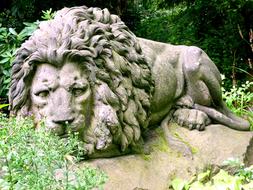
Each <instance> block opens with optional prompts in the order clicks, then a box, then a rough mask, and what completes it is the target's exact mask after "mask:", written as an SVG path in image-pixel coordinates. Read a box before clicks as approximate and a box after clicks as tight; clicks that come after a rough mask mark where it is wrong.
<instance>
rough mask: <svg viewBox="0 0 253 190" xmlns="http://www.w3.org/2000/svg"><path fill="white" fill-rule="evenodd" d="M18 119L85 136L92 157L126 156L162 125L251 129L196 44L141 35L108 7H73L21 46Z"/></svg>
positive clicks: (14, 89)
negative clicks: (233, 109) (146, 134)
mask: <svg viewBox="0 0 253 190" xmlns="http://www.w3.org/2000/svg"><path fill="white" fill-rule="evenodd" d="M9 100H10V108H11V112H12V114H14V115H20V116H26V115H27V114H30V113H32V114H33V115H34V121H35V124H36V125H39V124H40V121H41V120H44V122H45V125H46V126H47V127H48V128H49V129H50V130H52V131H53V132H55V133H56V134H58V135H60V136H66V135H67V134H68V133H69V132H78V134H79V136H80V138H81V139H82V140H83V141H84V143H85V148H86V149H85V150H86V153H87V155H92V154H100V155H105V156H106V155H107V153H108V152H110V151H111V150H112V151H115V150H117V151H119V152H120V151H127V150H129V149H131V147H134V146H135V145H136V144H138V142H139V141H141V135H142V132H143V131H144V130H145V129H147V128H148V127H149V126H154V125H159V124H160V123H161V122H162V121H163V120H165V121H166V122H169V121H170V120H172V119H173V120H174V121H175V122H177V123H178V124H179V125H180V126H184V127H188V128H189V129H197V130H204V128H205V126H207V125H209V124H210V123H213V122H215V123H220V124H224V125H226V126H228V127H230V128H233V129H237V130H249V126H250V125H249V122H247V121H246V120H243V119H241V118H239V117H237V116H235V115H234V114H233V113H232V112H231V111H229V109H228V108H227V107H226V106H225V104H224V102H223V100H222V95H221V78H220V73H219V71H218V69H217V68H216V66H215V64H214V63H213V62H212V61H211V60H210V59H209V57H208V56H207V55H206V53H205V52H204V51H202V50H201V49H199V48H197V47H194V46H190V47H189V46H183V45H182V46H174V45H171V44H165V43H160V42H154V41H151V40H146V39H142V38H137V37H136V36H135V35H134V34H133V33H132V32H131V31H130V30H129V29H128V27H127V26H126V25H125V24H124V23H123V22H122V21H121V20H120V18H119V17H118V16H116V15H113V14H110V13H109V12H108V10H107V9H103V10H102V9H99V8H87V7H85V6H82V7H73V8H64V9H62V10H60V11H58V12H57V14H56V16H55V18H54V19H53V20H50V21H44V22H42V23H41V24H40V25H39V28H38V29H37V30H36V31H35V32H34V34H33V35H32V36H31V37H30V38H29V39H28V40H27V41H26V42H25V43H23V44H22V46H21V47H20V49H19V50H18V51H17V53H16V58H15V60H14V62H13V66H12V81H11V87H10V92H9Z"/></svg>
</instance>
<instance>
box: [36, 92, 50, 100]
mask: <svg viewBox="0 0 253 190" xmlns="http://www.w3.org/2000/svg"><path fill="white" fill-rule="evenodd" d="M35 95H36V96H39V97H41V98H46V97H48V95H49V91H48V90H43V91H40V92H37V93H36V94H35Z"/></svg>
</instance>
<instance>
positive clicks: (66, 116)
mask: <svg viewBox="0 0 253 190" xmlns="http://www.w3.org/2000/svg"><path fill="white" fill-rule="evenodd" d="M87 77H88V76H87V73H86V72H85V71H84V69H82V68H81V67H80V66H79V65H77V64H76V63H71V62H66V63H65V64H64V65H63V66H61V67H55V66H53V65H51V64H47V63H43V64H39V65H38V67H37V69H36V72H35V75H34V77H33V81H32V85H31V90H30V97H31V111H32V113H34V114H35V121H36V122H39V121H40V120H41V119H45V125H46V127H48V128H49V129H51V130H52V131H53V132H55V133H56V134H58V135H64V134H66V133H67V132H80V131H82V129H84V128H85V125H88V124H89V123H88V122H89V121H88V120H89V113H88V110H89V108H88V107H89V106H90V104H91V101H90V97H91V88H90V85H89V82H88V79H87Z"/></svg>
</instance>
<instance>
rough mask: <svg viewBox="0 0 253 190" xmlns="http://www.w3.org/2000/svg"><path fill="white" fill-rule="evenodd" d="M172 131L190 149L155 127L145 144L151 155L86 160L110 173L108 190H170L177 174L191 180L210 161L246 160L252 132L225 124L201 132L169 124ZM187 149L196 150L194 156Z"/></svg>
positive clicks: (218, 162)
mask: <svg viewBox="0 0 253 190" xmlns="http://www.w3.org/2000/svg"><path fill="white" fill-rule="evenodd" d="M169 130H170V133H171V135H173V137H174V138H175V139H178V140H179V141H181V142H183V144H184V145H185V146H187V147H188V148H185V150H184V148H179V147H180V146H178V145H175V144H177V143H175V142H173V144H172V145H170V146H167V141H166V140H165V138H164V135H162V134H161V133H162V130H161V129H156V130H154V131H151V132H150V133H149V135H148V138H147V139H148V140H147V142H146V143H145V144H146V145H149V146H150V148H151V149H152V150H151V154H150V155H144V154H139V155H128V156H121V157H115V158H107V159H95V160H90V161H87V163H89V164H90V165H92V166H96V167H98V168H100V169H101V170H103V171H105V172H106V173H107V174H108V176H109V180H108V182H107V183H106V185H105V188H104V189H105V190H118V189H120V190H133V189H134V188H136V187H138V188H143V189H150V190H163V189H168V186H169V183H170V179H172V178H173V177H175V176H177V177H182V178H185V179H188V178H189V177H190V176H191V175H193V174H194V173H195V172H197V171H199V170H201V169H202V168H204V167H205V166H208V165H210V164H212V165H221V164H222V162H223V161H224V160H226V159H228V158H231V157H234V158H239V159H241V160H243V159H244V156H245V154H246V152H247V147H248V145H249V143H250V140H251V138H252V135H253V133H252V132H240V131H235V130H231V129H229V128H227V127H225V126H222V125H210V126H208V127H207V128H206V130H205V132H199V131H197V130H192V131H189V130H188V129H185V128H182V127H178V126H177V125H175V124H170V126H169ZM182 147H183V146H182ZM187 149H188V150H190V151H192V152H193V153H192V155H190V154H189V152H187V151H188V150H187Z"/></svg>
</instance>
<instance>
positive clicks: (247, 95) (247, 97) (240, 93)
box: [222, 81, 253, 129]
mask: <svg viewBox="0 0 253 190" xmlns="http://www.w3.org/2000/svg"><path fill="white" fill-rule="evenodd" d="M252 87H253V82H249V81H246V82H245V83H244V84H242V85H241V86H239V87H235V86H234V87H232V88H231V89H230V90H228V91H226V90H225V89H224V88H222V91H223V99H224V101H225V102H226V104H227V106H228V108H229V109H230V110H232V111H233V112H234V113H236V114H237V115H239V116H244V117H246V118H247V119H248V120H249V122H250V123H251V128H252V129H253V93H252V92H251V89H252Z"/></svg>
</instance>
